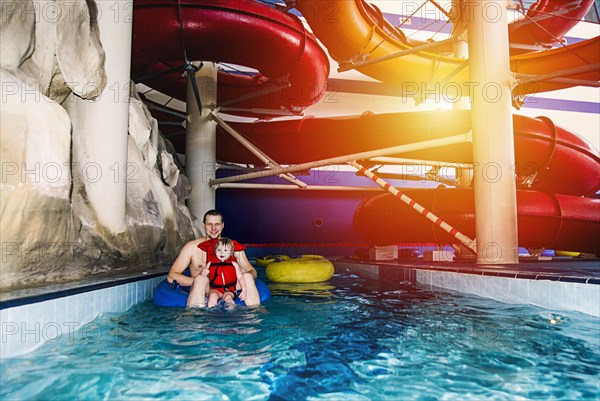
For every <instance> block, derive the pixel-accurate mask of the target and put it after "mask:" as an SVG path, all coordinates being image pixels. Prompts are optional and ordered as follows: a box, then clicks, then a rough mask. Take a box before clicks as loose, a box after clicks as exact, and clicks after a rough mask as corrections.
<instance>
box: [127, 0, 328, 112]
mask: <svg viewBox="0 0 600 401" xmlns="http://www.w3.org/2000/svg"><path fill="white" fill-rule="evenodd" d="M186 57H187V60H189V61H213V62H220V63H230V64H233V65H235V66H245V67H251V68H253V69H256V70H258V74H245V73H241V72H240V73H231V72H229V73H226V72H221V73H219V76H218V82H219V84H218V93H217V99H218V102H219V104H222V105H227V106H229V107H236V108H249V109H250V108H263V109H273V110H279V109H282V108H284V109H289V110H298V109H302V108H304V107H307V106H309V105H311V104H313V103H315V102H316V101H318V100H319V99H320V98H321V96H322V95H323V94H324V92H325V89H326V86H327V77H328V75H329V61H328V58H327V55H326V54H325V52H324V51H323V49H322V48H321V47H320V46H319V44H318V43H317V41H316V39H315V38H314V36H313V35H312V34H311V33H310V32H308V31H307V30H306V29H305V28H304V26H303V25H302V22H301V21H300V20H299V19H298V18H296V17H295V16H293V15H292V14H288V13H284V12H281V11H279V10H277V9H275V8H273V7H269V6H267V5H264V4H261V3H258V2H256V1H252V0H135V1H134V10H133V49H132V76H133V78H134V80H136V82H142V83H144V84H146V85H147V86H149V87H151V88H154V89H156V90H158V91H160V92H162V93H165V94H167V95H170V96H173V97H175V98H177V99H181V100H185V93H186V86H185V85H186V80H187V78H186V76H185V75H183V74H182V72H183V71H182V68H181V66H182V65H183V64H184V62H185V59H186ZM235 66H234V67H232V68H236V67H235Z"/></svg>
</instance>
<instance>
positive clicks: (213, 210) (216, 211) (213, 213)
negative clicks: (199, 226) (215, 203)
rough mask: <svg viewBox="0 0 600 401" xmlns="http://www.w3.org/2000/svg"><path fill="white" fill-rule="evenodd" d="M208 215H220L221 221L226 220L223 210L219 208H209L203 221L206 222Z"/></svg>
mask: <svg viewBox="0 0 600 401" xmlns="http://www.w3.org/2000/svg"><path fill="white" fill-rule="evenodd" d="M208 216H219V217H221V223H224V222H225V219H224V218H223V215H222V214H221V212H219V211H218V210H215V209H212V210H209V211H208V212H206V213H204V217H203V218H202V223H206V218H207V217H208Z"/></svg>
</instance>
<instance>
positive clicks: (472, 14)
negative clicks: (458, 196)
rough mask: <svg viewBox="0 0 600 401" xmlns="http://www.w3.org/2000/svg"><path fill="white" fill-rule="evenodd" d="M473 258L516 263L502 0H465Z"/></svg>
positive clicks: (507, 70)
mask: <svg viewBox="0 0 600 401" xmlns="http://www.w3.org/2000/svg"><path fill="white" fill-rule="evenodd" d="M465 5H466V15H465V17H466V18H467V25H468V40H469V68H470V74H471V82H472V85H473V93H472V95H473V96H472V99H471V101H472V106H471V110H472V113H471V116H472V117H471V120H472V126H473V159H474V162H475V170H474V173H475V177H474V188H475V213H476V214H475V216H476V238H477V263H480V264H511V263H518V262H519V258H518V238H517V204H516V188H515V177H514V166H515V158H514V133H513V125H512V110H511V95H510V87H509V79H510V67H509V52H508V49H509V47H508V31H507V29H506V1H504V0H467V1H466V3H465Z"/></svg>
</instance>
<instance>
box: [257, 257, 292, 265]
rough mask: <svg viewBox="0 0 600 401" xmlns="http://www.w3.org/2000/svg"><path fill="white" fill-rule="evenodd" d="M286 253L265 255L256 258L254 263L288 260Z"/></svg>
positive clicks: (261, 263) (264, 263)
mask: <svg viewBox="0 0 600 401" xmlns="http://www.w3.org/2000/svg"><path fill="white" fill-rule="evenodd" d="M289 258H290V257H289V256H288V255H267V256H263V257H261V258H256V264H257V265H259V266H266V265H268V264H269V263H273V262H279V261H281V260H288V259H289Z"/></svg>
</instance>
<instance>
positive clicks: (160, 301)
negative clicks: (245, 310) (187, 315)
mask: <svg viewBox="0 0 600 401" xmlns="http://www.w3.org/2000/svg"><path fill="white" fill-rule="evenodd" d="M255 283H256V289H257V290H258V295H259V296H260V302H261V303H263V302H265V301H268V300H269V298H271V291H269V287H267V285H266V284H265V283H264V282H263V281H261V280H258V279H257V280H255ZM189 295H190V287H179V288H175V287H173V286H171V284H169V282H168V281H167V280H163V281H161V282H160V284H159V285H158V286H157V287H156V288H155V289H154V296H153V298H152V300H153V301H154V304H155V305H158V306H186V305H187V299H188V296H189ZM235 303H236V304H238V305H241V306H246V304H245V303H244V301H242V300H239V299H236V300H235Z"/></svg>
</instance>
